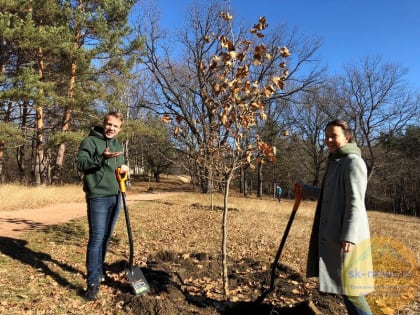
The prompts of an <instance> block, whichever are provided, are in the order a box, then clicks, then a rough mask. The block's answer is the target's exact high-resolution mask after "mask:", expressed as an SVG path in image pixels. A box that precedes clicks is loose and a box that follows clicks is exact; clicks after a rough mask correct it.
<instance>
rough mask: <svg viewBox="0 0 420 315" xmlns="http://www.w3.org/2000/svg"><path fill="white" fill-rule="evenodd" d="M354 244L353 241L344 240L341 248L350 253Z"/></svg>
mask: <svg viewBox="0 0 420 315" xmlns="http://www.w3.org/2000/svg"><path fill="white" fill-rule="evenodd" d="M353 247H354V244H353V243H352V242H347V241H342V242H341V248H342V249H343V252H344V253H350V252H351V250H352V249H353Z"/></svg>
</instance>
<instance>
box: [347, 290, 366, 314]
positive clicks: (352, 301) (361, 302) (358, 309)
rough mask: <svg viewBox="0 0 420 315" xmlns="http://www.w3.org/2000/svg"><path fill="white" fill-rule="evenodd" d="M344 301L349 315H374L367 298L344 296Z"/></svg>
mask: <svg viewBox="0 0 420 315" xmlns="http://www.w3.org/2000/svg"><path fill="white" fill-rule="evenodd" d="M343 299H344V304H345V305H346V308H347V311H348V313H349V315H372V311H371V310H370V307H369V304H368V303H367V301H366V297H365V296H363V295H360V296H347V295H343Z"/></svg>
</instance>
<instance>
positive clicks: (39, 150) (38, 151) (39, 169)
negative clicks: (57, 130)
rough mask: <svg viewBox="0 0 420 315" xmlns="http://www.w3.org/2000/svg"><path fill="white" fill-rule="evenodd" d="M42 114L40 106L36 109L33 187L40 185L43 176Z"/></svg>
mask: <svg viewBox="0 0 420 315" xmlns="http://www.w3.org/2000/svg"><path fill="white" fill-rule="evenodd" d="M43 128H44V112H43V108H42V106H39V107H37V109H36V139H35V165H34V168H33V170H34V171H33V183H34V184H35V185H41V184H42V176H43V174H44V170H45V166H44V161H43V160H44V145H43V140H44V130H43Z"/></svg>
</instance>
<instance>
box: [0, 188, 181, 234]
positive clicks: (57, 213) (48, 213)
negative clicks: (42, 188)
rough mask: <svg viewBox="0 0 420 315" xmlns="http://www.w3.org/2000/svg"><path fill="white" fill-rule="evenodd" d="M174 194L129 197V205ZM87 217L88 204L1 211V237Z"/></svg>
mask: <svg viewBox="0 0 420 315" xmlns="http://www.w3.org/2000/svg"><path fill="white" fill-rule="evenodd" d="M172 194H173V193H153V194H150V193H145V194H136V195H127V203H128V205H130V203H131V202H136V201H144V200H156V199H161V198H163V197H166V196H169V195H172ZM83 216H86V203H85V202H75V203H60V204H54V205H50V206H47V207H43V208H39V209H22V210H15V211H0V237H1V236H6V237H15V236H17V235H19V234H20V233H23V232H28V231H36V230H42V229H45V228H46V227H47V226H48V225H53V224H58V223H64V222H67V221H70V220H72V219H75V218H80V217H83Z"/></svg>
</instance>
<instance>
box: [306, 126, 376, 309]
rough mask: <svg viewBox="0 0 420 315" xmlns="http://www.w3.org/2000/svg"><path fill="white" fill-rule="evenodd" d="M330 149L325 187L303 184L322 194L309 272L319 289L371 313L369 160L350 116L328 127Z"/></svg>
mask: <svg viewBox="0 0 420 315" xmlns="http://www.w3.org/2000/svg"><path fill="white" fill-rule="evenodd" d="M325 143H326V145H327V147H328V150H329V152H330V156H329V161H328V167H327V171H326V174H325V175H324V179H323V181H322V185H321V188H317V187H313V186H309V185H303V184H300V185H302V187H301V188H302V190H303V197H315V196H316V197H318V198H319V199H318V204H317V208H316V212H315V220H314V224H313V228H312V234H311V240H310V246H309V253H308V266H307V276H308V277H319V290H320V291H322V292H328V293H334V294H340V295H343V298H344V302H345V304H346V307H347V310H348V312H349V314H351V315H353V314H357V315H359V314H363V315H366V314H372V312H371V310H370V307H369V305H368V303H367V301H366V299H365V295H366V294H368V293H370V292H372V291H373V290H374V284H373V274H374V273H373V268H372V255H371V249H370V232H369V224H368V219H367V214H366V208H365V203H364V200H365V192H366V186H367V170H366V164H365V162H364V161H363V159H362V158H361V154H360V149H359V148H358V147H357V145H356V144H355V143H354V142H353V132H352V130H351V128H350V127H349V126H348V124H347V123H346V122H345V121H342V120H334V121H331V122H329V123H328V124H327V126H326V128H325Z"/></svg>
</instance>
